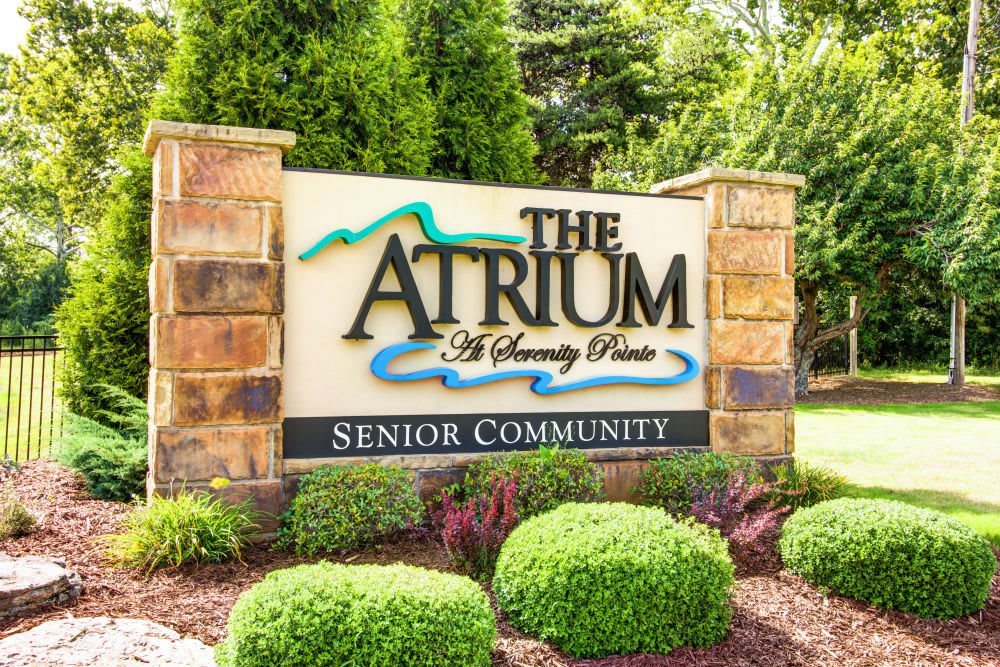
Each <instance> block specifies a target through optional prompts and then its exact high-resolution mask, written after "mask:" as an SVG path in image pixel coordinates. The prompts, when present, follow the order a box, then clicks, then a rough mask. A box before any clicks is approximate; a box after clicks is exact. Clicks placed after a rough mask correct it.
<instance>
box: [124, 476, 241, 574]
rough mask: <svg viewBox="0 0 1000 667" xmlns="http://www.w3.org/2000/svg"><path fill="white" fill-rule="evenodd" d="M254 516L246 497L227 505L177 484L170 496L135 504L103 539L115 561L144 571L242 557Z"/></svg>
mask: <svg viewBox="0 0 1000 667" xmlns="http://www.w3.org/2000/svg"><path fill="white" fill-rule="evenodd" d="M255 520H256V512H255V511H254V510H253V508H252V507H251V505H250V501H249V500H247V501H244V502H242V503H239V504H230V503H229V502H227V501H225V500H221V499H218V498H214V497H213V496H211V495H209V494H207V493H202V492H193V491H187V490H185V489H181V490H180V491H179V492H178V493H177V494H176V495H175V496H174V497H173V498H162V497H160V496H154V497H153V500H152V502H150V503H149V504H148V505H145V504H138V503H137V504H136V506H135V508H134V509H133V510H132V512H131V514H129V515H128V516H127V517H125V520H124V521H123V522H122V528H123V531H124V532H122V533H120V534H118V535H109V536H108V537H106V538H105V540H106V541H107V554H108V557H109V559H110V560H111V561H112V562H113V563H114V564H116V565H119V566H122V567H136V568H141V569H143V570H145V571H146V573H149V572H152V571H153V570H154V569H156V568H158V567H163V566H165V565H172V566H174V567H177V566H179V565H181V564H183V563H192V562H193V563H221V562H223V561H225V560H229V559H231V558H237V559H240V560H242V558H241V554H242V551H243V548H244V547H245V546H246V545H247V544H249V542H250V538H251V537H253V536H254V535H255V534H256V533H257V532H258V526H257V525H256V524H255V523H254V521H255Z"/></svg>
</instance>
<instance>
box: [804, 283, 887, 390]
mask: <svg viewBox="0 0 1000 667" xmlns="http://www.w3.org/2000/svg"><path fill="white" fill-rule="evenodd" d="M887 272H888V267H883V268H882V269H880V270H879V272H878V279H879V284H880V285H882V284H884V282H885V276H886V274H887ZM801 290H802V311H803V312H802V319H801V321H800V322H801V323H800V325H799V326H798V327H796V328H795V395H796V396H805V395H806V394H808V393H809V367H810V366H812V362H813V359H815V358H816V351H817V350H818V349H819V348H820V347H821V346H822V345H823V344H824V343H826V342H828V341H831V340H834V339H836V338H839V337H841V336H843V335H844V334H846V333H848V332H849V331H851V330H852V329H856V328H857V327H858V325H859V324H861V320H863V319H864V318H865V316H866V315H867V314H868V311H869V310H870V309H869V308H864V307H863V303H864V302H863V300H862V298H861V297H859V298H858V304H857V307H856V308H855V309H854V312H853V313H852V314H851V316H850V317H848V318H847V319H846V320H842V321H840V322H837V323H836V324H834V325H832V326H829V327H827V328H826V329H823V330H822V331H820V330H819V313H818V312H817V311H816V299H817V298H818V297H819V285H817V284H816V283H803V284H802V285H801Z"/></svg>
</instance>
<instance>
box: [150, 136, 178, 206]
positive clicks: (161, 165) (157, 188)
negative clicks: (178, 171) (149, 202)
mask: <svg viewBox="0 0 1000 667" xmlns="http://www.w3.org/2000/svg"><path fill="white" fill-rule="evenodd" d="M176 150H177V144H175V143H174V142H172V141H164V142H161V143H160V145H159V146H158V149H157V154H156V155H155V156H154V158H153V198H154V199H155V198H157V197H171V196H175V195H176V194H177V192H176V191H175V190H174V151H176Z"/></svg>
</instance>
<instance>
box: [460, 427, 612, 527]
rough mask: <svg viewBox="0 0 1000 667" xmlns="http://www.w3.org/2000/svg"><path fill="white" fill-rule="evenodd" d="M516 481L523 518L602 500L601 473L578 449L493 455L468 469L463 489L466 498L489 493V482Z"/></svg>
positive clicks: (545, 448)
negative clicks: (572, 503)
mask: <svg viewBox="0 0 1000 667" xmlns="http://www.w3.org/2000/svg"><path fill="white" fill-rule="evenodd" d="M494 477H496V478H497V479H498V480H502V481H505V482H506V481H509V480H511V479H514V478H515V477H516V478H517V499H516V502H515V507H516V508H517V512H518V514H519V515H520V517H521V518H522V519H527V518H528V517H532V516H535V515H536V514H541V513H542V512H548V511H549V510H552V509H555V508H556V507H558V506H559V505H562V504H563V503H570V502H591V501H596V500H600V499H601V498H603V497H604V473H603V471H602V470H601V469H600V468H599V467H598V466H597V465H596V464H594V463H591V462H590V461H588V460H587V457H586V455H585V454H584V453H583V452H581V451H580V450H578V449H562V448H560V447H559V446H558V445H556V446H554V447H540V448H539V449H538V450H535V451H528V452H513V453H509V454H494V455H492V456H490V457H488V458H486V459H484V460H482V461H480V462H479V463H475V464H473V465H471V466H469V470H468V472H467V473H466V475H465V484H464V486H463V488H462V491H463V493H464V494H465V497H466V498H473V497H476V496H483V495H487V494H489V491H490V481H491V480H492V479H493V478H494Z"/></svg>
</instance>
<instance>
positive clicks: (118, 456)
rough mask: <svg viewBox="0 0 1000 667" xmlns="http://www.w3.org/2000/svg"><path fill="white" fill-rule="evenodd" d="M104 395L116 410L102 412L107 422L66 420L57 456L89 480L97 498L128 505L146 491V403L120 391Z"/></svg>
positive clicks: (75, 417)
mask: <svg viewBox="0 0 1000 667" xmlns="http://www.w3.org/2000/svg"><path fill="white" fill-rule="evenodd" d="M99 389H100V392H101V395H103V396H105V397H106V398H105V399H104V400H106V401H107V402H108V403H110V404H111V405H112V406H113V409H109V410H98V413H97V417H98V418H99V419H100V420H101V421H97V420H95V419H91V418H89V417H82V416H80V415H75V414H68V415H66V421H65V425H64V431H63V435H62V436H61V437H60V438H59V443H58V447H57V448H56V449H55V451H54V456H55V459H56V460H57V461H58V462H59V463H61V464H63V465H65V466H69V467H70V468H74V469H75V470H77V471H79V472H80V473H81V474H82V475H83V477H84V479H85V480H86V481H87V490H88V491H89V492H90V494H91V495H92V496H94V497H95V498H100V499H102V500H118V501H122V502H127V501H129V500H131V499H132V498H133V497H135V496H140V495H142V494H143V493H144V492H145V489H146V464H147V456H148V454H147V451H146V424H147V415H146V402H145V401H144V400H142V399H139V398H136V397H135V396H132V395H130V394H128V393H127V392H125V391H124V390H122V389H119V388H117V387H109V386H103V387H100V388H99ZM109 424H110V425H109Z"/></svg>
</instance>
